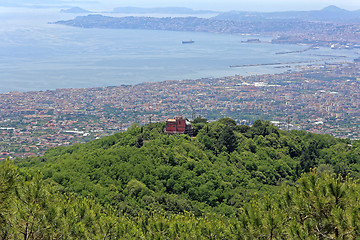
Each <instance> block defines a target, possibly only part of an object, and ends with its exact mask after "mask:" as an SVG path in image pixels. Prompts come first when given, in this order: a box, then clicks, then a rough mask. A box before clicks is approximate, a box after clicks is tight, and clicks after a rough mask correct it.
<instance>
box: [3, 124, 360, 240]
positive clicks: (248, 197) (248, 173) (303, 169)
mask: <svg viewBox="0 0 360 240" xmlns="http://www.w3.org/2000/svg"><path fill="white" fill-rule="evenodd" d="M192 123H193V127H194V132H195V134H197V136H196V137H189V136H187V135H167V134H165V133H164V132H163V128H164V124H162V123H156V124H154V123H153V124H149V125H147V126H145V127H139V126H136V125H134V126H133V127H132V128H131V129H129V130H128V131H126V132H124V133H118V134H115V135H113V136H109V137H105V138H102V139H98V140H95V141H92V142H89V143H86V144H79V145H74V146H71V147H58V148H53V149H50V150H48V151H47V152H46V153H45V155H44V156H43V157H38V158H29V159H23V160H17V161H16V164H17V165H18V167H19V168H17V167H15V166H14V165H13V163H12V162H11V161H9V160H6V161H5V162H4V163H2V164H0V199H1V200H2V201H0V214H1V215H0V217H1V221H0V235H1V237H2V239H9V240H10V239H20V238H25V239H54V238H57V239H259V238H267V239H299V238H301V239H311V238H314V239H322V238H323V237H324V236H326V238H330V239H336V238H339V237H341V236H347V237H349V238H348V239H353V238H355V237H356V236H358V229H359V214H358V209H359V201H358V196H359V193H360V185H359V184H358V182H357V180H353V179H352V178H351V177H353V178H355V179H359V169H360V168H359V146H360V145H359V142H357V141H355V142H352V143H351V144H350V142H349V141H348V140H341V139H336V138H333V137H331V136H328V135H317V134H312V133H306V132H303V131H290V132H287V131H281V130H279V129H277V128H276V127H275V126H273V125H271V124H270V123H269V122H264V121H256V122H255V123H254V125H253V126H252V127H248V126H244V125H236V123H235V122H234V121H233V120H232V119H230V118H223V119H220V120H218V121H216V122H212V123H207V121H206V119H203V118H197V119H195V120H194V121H193V122H192ZM313 167H315V168H316V169H313V170H311V168H313ZM342 176H348V177H342ZM345 239H347V238H345Z"/></svg>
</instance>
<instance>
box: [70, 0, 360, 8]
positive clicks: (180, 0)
mask: <svg viewBox="0 0 360 240" xmlns="http://www.w3.org/2000/svg"><path fill="white" fill-rule="evenodd" d="M72 2H73V3H74V2H76V0H74V1H72ZM98 2H101V3H102V4H103V5H104V6H108V7H112V6H136V7H159V6H162V7H164V6H185V7H190V8H194V9H209V10H244V11H277V10H278V11H283V10H318V9H321V8H324V7H326V6H329V5H336V6H338V7H341V8H344V9H348V10H358V9H360V0H250V1H249V0H98Z"/></svg>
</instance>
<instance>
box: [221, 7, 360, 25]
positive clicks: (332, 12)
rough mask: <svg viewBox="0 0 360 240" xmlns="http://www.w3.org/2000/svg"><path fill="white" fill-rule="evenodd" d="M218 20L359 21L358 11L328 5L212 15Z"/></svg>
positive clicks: (359, 12) (359, 13)
mask: <svg viewBox="0 0 360 240" xmlns="http://www.w3.org/2000/svg"><path fill="white" fill-rule="evenodd" d="M214 19H218V20H232V21H264V20H274V19H275V20H276V19H277V20H278V19H295V20H301V21H327V22H347V23H348V22H352V23H358V22H360V11H359V10H358V11H348V10H345V9H341V8H339V7H336V6H333V5H331V6H328V7H326V8H324V9H321V10H313V11H285V12H245V11H244V12H243V11H230V12H224V13H220V14H219V15H218V16H216V17H214Z"/></svg>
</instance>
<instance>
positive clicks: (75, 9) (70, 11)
mask: <svg viewBox="0 0 360 240" xmlns="http://www.w3.org/2000/svg"><path fill="white" fill-rule="evenodd" d="M60 12H62V13H91V12H90V11H88V10H86V9H83V8H80V7H72V8H69V9H61V10H60Z"/></svg>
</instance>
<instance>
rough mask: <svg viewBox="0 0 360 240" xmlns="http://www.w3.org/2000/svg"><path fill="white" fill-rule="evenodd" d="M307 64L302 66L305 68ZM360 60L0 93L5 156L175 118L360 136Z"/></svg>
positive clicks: (0, 148)
mask: <svg viewBox="0 0 360 240" xmlns="http://www.w3.org/2000/svg"><path fill="white" fill-rule="evenodd" d="M300 68H301V69H300ZM359 107H360V64H359V63H338V64H326V65H318V66H315V65H312V66H301V67H300V66H299V71H294V72H290V71H288V72H286V73H282V74H274V75H271V74H266V75H253V76H238V75H236V76H231V77H222V78H203V79H198V80H182V81H164V82H157V83H142V84H138V85H122V86H116V87H101V88H86V89H57V90H48V91H39V92H10V93H6V94H1V95H0V133H1V137H0V152H1V156H0V158H6V157H8V156H12V157H23V156H31V155H35V154H42V153H44V151H46V149H48V148H50V147H55V146H59V145H71V144H74V143H79V142H86V141H89V140H91V139H95V138H100V137H102V136H105V135H110V134H113V133H115V132H118V131H123V130H125V129H127V128H128V127H129V126H131V125H132V124H134V123H138V124H140V125H142V124H147V123H149V122H151V121H152V122H158V121H165V120H166V119H167V118H168V117H174V116H184V117H187V118H189V119H192V118H193V117H196V116H199V115H201V116H203V117H206V118H207V119H209V120H215V119H218V118H221V117H232V118H233V119H235V120H236V121H237V122H238V123H241V124H249V125H251V124H252V122H254V121H255V120H256V119H264V120H270V121H272V122H273V124H276V125H279V126H280V127H282V128H284V129H287V128H289V129H302V130H307V131H311V132H315V133H324V134H331V135H333V136H336V137H342V138H350V139H359V138H360V131H359V128H358V127H359V125H360V112H359V111H358V109H359Z"/></svg>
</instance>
